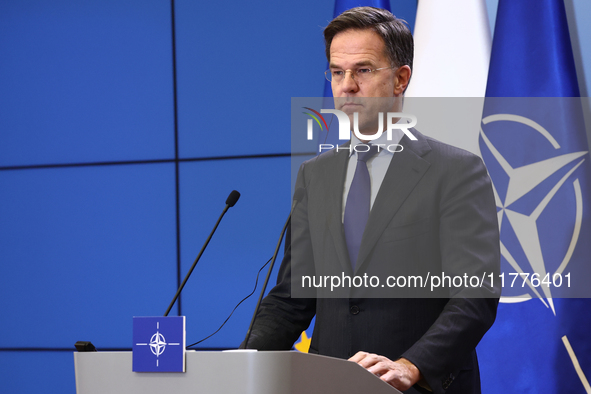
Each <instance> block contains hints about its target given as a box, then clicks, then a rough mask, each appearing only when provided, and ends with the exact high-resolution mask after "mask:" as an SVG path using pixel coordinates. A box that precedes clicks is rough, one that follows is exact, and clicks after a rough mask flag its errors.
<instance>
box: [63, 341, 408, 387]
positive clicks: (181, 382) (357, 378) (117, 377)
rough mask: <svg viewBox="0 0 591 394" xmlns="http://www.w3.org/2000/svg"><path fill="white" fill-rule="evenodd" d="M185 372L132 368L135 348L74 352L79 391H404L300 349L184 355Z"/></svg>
mask: <svg viewBox="0 0 591 394" xmlns="http://www.w3.org/2000/svg"><path fill="white" fill-rule="evenodd" d="M186 357H187V359H186V362H187V372H185V373H162V372H156V373H146V372H132V353H131V352H88V353H77V352H75V353H74V365H75V369H76V392H77V393H78V394H98V393H100V394H110V393H113V394H115V393H126V394H134V393H143V394H151V393H154V394H156V393H157V394H166V393H167V392H174V393H246V394H251V393H252V394H315V393H319V394H320V393H322V394H324V393H330V392H333V393H334V392H338V393H343V394H346V393H356V394H357V393H359V392H365V393H368V392H371V393H375V394H381V393H383V394H396V393H400V391H398V390H396V389H394V388H393V387H391V386H390V385H388V384H387V383H385V382H383V381H381V380H380V379H378V378H377V377H375V376H374V375H372V374H371V373H370V372H368V371H366V370H365V369H364V368H363V367H361V366H359V365H357V364H355V363H352V362H350V361H347V360H341V359H336V358H332V357H325V356H319V355H313V354H305V353H299V352H252V351H246V352H198V351H188V352H187V353H186Z"/></svg>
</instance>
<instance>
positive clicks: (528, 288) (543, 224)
mask: <svg viewBox="0 0 591 394" xmlns="http://www.w3.org/2000/svg"><path fill="white" fill-rule="evenodd" d="M562 127H564V125H562ZM479 146H480V151H481V156H482V157H483V160H484V162H485V164H486V166H487V168H488V171H489V175H490V177H491V180H492V182H493V191H494V194H495V200H496V204H497V215H498V221H499V230H500V233H501V245H500V246H501V255H502V257H503V261H502V263H501V264H502V267H501V268H502V270H501V271H502V272H503V274H502V275H503V278H504V282H503V297H502V298H501V302H509V303H514V302H522V301H528V300H530V299H532V298H533V297H535V298H538V299H539V300H540V301H541V302H542V303H543V304H544V305H545V306H546V307H547V308H550V309H551V310H552V312H553V313H554V315H556V311H555V309H554V302H553V301H552V297H553V293H555V292H557V291H559V290H557V289H560V287H561V286H564V287H566V281H567V279H568V280H570V279H571V278H570V276H568V277H566V276H567V275H565V274H564V273H563V272H564V270H565V268H566V266H567V265H568V263H569V262H570V259H571V257H572V254H573V251H574V249H575V247H576V245H577V242H578V240H579V234H580V230H581V222H582V216H583V197H582V192H581V186H580V182H579V179H578V178H576V179H574V181H573V180H572V178H571V175H572V174H573V173H574V171H575V170H576V169H577V168H579V166H581V164H583V162H584V161H585V157H583V156H585V155H586V154H587V151H580V152H568V150H567V149H566V148H561V146H560V144H559V143H558V142H557V141H556V139H554V137H553V136H552V135H551V134H550V132H549V131H548V130H546V129H545V128H544V127H542V126H541V125H540V124H538V123H536V122H535V121H533V120H531V119H529V118H526V117H523V116H519V115H511V114H494V115H490V116H486V117H484V118H483V119H482V125H481V129H480V141H479ZM565 151H566V152H565ZM571 207H574V208H571ZM569 238H570V239H569ZM514 279H516V280H515V281H514Z"/></svg>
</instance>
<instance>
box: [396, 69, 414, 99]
mask: <svg viewBox="0 0 591 394" xmlns="http://www.w3.org/2000/svg"><path fill="white" fill-rule="evenodd" d="M410 74H411V71H410V67H409V66H406V65H405V66H402V67H399V68H398V69H397V70H396V74H395V78H396V79H395V81H394V95H395V96H401V95H402V94H403V93H404V91H405V90H406V87H407V86H408V82H409V81H410Z"/></svg>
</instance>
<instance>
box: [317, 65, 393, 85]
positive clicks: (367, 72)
mask: <svg viewBox="0 0 591 394" xmlns="http://www.w3.org/2000/svg"><path fill="white" fill-rule="evenodd" d="M391 68H396V67H382V68H374V69H371V68H357V69H355V70H344V71H343V70H337V69H334V70H330V69H328V70H326V71H325V72H324V76H325V77H326V79H327V80H328V82H333V81H334V82H335V83H341V82H342V81H343V79H344V78H345V74H346V73H347V71H349V72H351V78H353V79H354V80H355V81H356V82H365V81H368V80H370V79H371V78H372V77H373V75H374V73H375V72H376V71H380V70H389V69H391Z"/></svg>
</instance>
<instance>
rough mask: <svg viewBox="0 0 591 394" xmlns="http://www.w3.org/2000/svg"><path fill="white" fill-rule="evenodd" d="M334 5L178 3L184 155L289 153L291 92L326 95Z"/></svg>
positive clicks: (310, 1)
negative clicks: (327, 38)
mask: <svg viewBox="0 0 591 394" xmlns="http://www.w3.org/2000/svg"><path fill="white" fill-rule="evenodd" d="M333 7H334V2H333V1H322V2H318V1H317V0H303V1H297V2H270V1H265V2H252V1H251V2H238V1H232V2H229V3H227V5H225V6H223V7H220V4H219V3H216V2H196V1H190V0H189V1H187V0H179V1H177V2H176V32H177V36H176V37H177V46H176V48H177V70H178V73H177V78H178V97H179V142H180V144H181V146H180V150H179V152H180V156H181V157H210V156H228V155H245V154H257V153H275V152H283V153H287V152H289V150H290V139H289V130H290V123H289V122H290V99H291V97H292V96H295V97H299V96H304V97H309V96H312V97H314V96H320V95H322V91H323V90H322V89H323V86H324V75H323V73H324V70H325V69H326V58H325V56H324V40H323V38H322V28H323V27H324V26H326V25H327V24H328V22H329V21H330V19H331V16H332V9H333ZM213 141H216V142H221V141H225V142H226V143H224V144H220V143H217V144H216V143H213ZM229 141H231V142H229Z"/></svg>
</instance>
